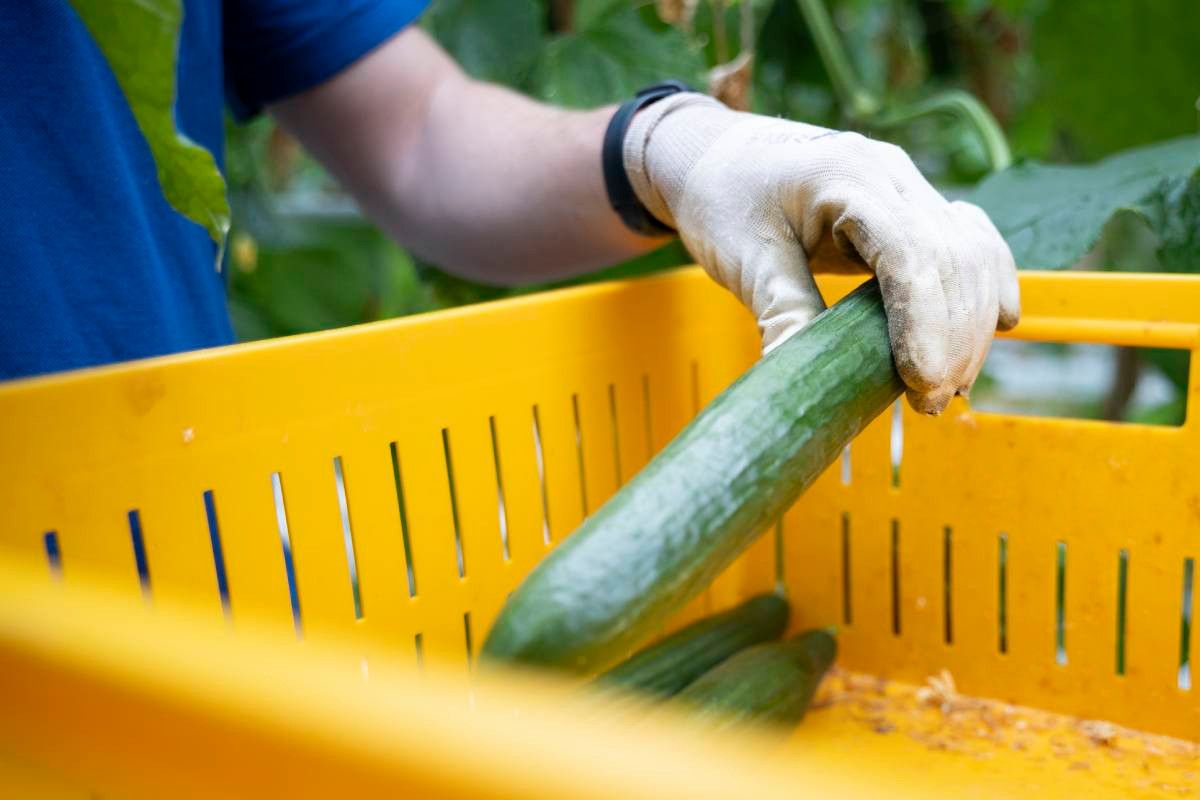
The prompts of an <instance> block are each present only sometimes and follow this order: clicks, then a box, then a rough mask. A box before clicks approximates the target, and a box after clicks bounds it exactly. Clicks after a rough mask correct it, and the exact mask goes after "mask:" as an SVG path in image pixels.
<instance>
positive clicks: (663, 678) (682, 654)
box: [596, 593, 789, 697]
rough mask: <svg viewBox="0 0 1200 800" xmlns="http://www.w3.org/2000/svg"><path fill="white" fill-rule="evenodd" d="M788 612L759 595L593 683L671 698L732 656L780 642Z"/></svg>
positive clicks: (780, 602)
mask: <svg viewBox="0 0 1200 800" xmlns="http://www.w3.org/2000/svg"><path fill="white" fill-rule="evenodd" d="M788 612H789V609H788V603H787V600H785V599H783V598H782V597H781V596H779V595H777V594H773V593H772V594H760V595H758V596H756V597H752V598H750V599H749V600H747V601H746V602H744V603H742V604H741V605H739V606H736V607H735V608H731V609H729V610H728V611H725V612H722V613H720V614H714V615H712V616H711V617H705V618H704V619H701V620H697V621H696V622H693V623H692V624H691V625H688V626H687V627H685V628H681V629H680V630H678V631H676V632H675V633H673V634H671V635H670V636H668V637H666V638H665V639H663V640H662V641H661V642H657V643H655V644H653V645H651V646H650V647H647V648H646V649H645V650H642V651H641V652H638V653H635V654H634V655H632V656H630V657H629V658H628V659H627V660H625V661H622V662H621V663H620V664H618V665H617V666H615V667H613V668H612V669H611V670H610V671H608V672H606V673H604V674H603V675H601V676H600V677H599V678H597V679H596V683H597V684H598V685H601V686H617V687H621V688H624V689H633V690H635V691H640V692H644V693H647V694H652V695H656V696H659V697H670V696H671V695H673V694H675V693H676V692H678V691H679V690H680V689H682V688H683V687H685V686H687V685H688V684H690V683H691V682H692V681H694V680H696V678H698V677H700V676H701V675H703V674H704V673H706V672H708V671H709V670H710V669H712V668H713V667H715V666H716V665H717V664H720V663H721V662H722V661H724V660H725V659H727V658H729V657H730V656H732V655H733V654H734V653H737V652H739V651H741V650H744V649H745V648H747V647H750V646H751V645H755V644H759V643H760V642H766V641H770V640H772V639H778V638H779V636H780V635H781V634H782V633H783V629H784V628H785V627H787V620H788Z"/></svg>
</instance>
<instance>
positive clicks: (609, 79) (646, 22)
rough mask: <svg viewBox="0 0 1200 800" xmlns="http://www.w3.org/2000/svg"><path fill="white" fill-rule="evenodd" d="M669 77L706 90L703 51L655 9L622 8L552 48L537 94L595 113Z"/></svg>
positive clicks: (545, 55) (541, 64) (538, 76)
mask: <svg viewBox="0 0 1200 800" xmlns="http://www.w3.org/2000/svg"><path fill="white" fill-rule="evenodd" d="M668 78H675V79H678V80H682V81H686V82H688V83H691V84H692V85H694V86H703V85H704V61H703V58H702V57H701V54H700V51H699V48H698V47H697V46H695V45H693V44H692V43H690V42H689V41H688V40H687V38H686V37H685V36H684V35H683V33H681V32H680V31H678V30H676V29H674V28H672V27H670V26H668V25H665V24H663V23H662V22H660V21H658V19H657V18H656V17H655V16H654V10H653V8H650V7H644V8H641V9H638V8H631V7H629V6H627V5H624V4H621V5H614V6H612V7H611V8H609V9H608V10H606V11H605V12H603V13H601V14H599V15H598V16H596V17H594V18H593V19H592V20H591V24H590V25H589V27H587V28H585V29H581V30H578V31H576V32H575V33H571V34H567V35H564V36H560V37H558V38H556V39H554V40H553V41H551V42H550V43H549V44H547V45H546V47H545V48H544V49H543V51H542V55H541V58H540V59H539V61H538V64H537V68H536V71H535V74H534V80H533V89H534V93H535V94H537V95H538V96H539V97H541V98H542V99H543V100H546V101H548V102H551V103H555V104H557V105H562V106H573V107H577V108H594V107H596V106H600V105H604V104H606V103H614V102H617V101H619V100H624V99H626V98H628V97H630V96H632V95H633V93H634V92H636V91H637V90H638V89H641V88H643V87H644V86H646V85H648V84H651V83H654V82H656V81H661V80H666V79H668Z"/></svg>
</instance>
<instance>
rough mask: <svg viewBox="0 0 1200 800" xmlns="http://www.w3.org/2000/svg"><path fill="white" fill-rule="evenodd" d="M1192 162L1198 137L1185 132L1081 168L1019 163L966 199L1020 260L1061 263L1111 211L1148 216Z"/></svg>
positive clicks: (1198, 156)
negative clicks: (984, 215)
mask: <svg viewBox="0 0 1200 800" xmlns="http://www.w3.org/2000/svg"><path fill="white" fill-rule="evenodd" d="M1197 165H1200V136H1187V137H1183V138H1179V139H1173V140H1171V141H1167V142H1161V143H1159V144H1155V145H1150V146H1148V147H1140V148H1137V149H1134V150H1129V151H1126V152H1122V153H1118V154H1117V155H1114V156H1110V157H1109V158H1106V159H1104V160H1102V161H1098V162H1096V163H1095V164H1090V165H1087V166H1053V165H1046V164H1039V163H1026V164H1021V165H1018V166H1015V167H1012V168H1010V169H1007V170H1005V171H1004V172H1001V173H998V174H996V175H993V176H991V177H989V178H987V179H986V180H984V181H983V182H982V183H981V184H980V185H979V186H978V187H977V188H976V189H975V190H974V191H973V192H972V193H971V194H970V196H969V197H968V198H967V199H969V200H970V201H971V202H973V203H975V204H977V205H979V206H982V207H983V209H984V210H985V211H987V212H988V214H990V215H991V217H992V221H993V222H995V223H996V227H997V228H999V229H1000V232H1001V233H1002V234H1003V235H1004V238H1005V239H1006V240H1007V241H1008V244H1009V247H1011V248H1012V251H1013V255H1014V256H1015V257H1016V260H1017V264H1018V265H1020V266H1021V267H1027V268H1030V269H1062V268H1065V267H1069V266H1071V265H1072V264H1074V263H1075V262H1077V261H1078V260H1079V259H1080V258H1081V257H1082V256H1083V255H1084V253H1086V252H1088V251H1089V250H1090V249H1091V248H1092V246H1093V245H1095V244H1096V242H1097V240H1098V239H1099V237H1100V233H1101V231H1102V230H1103V229H1104V226H1105V225H1106V224H1107V223H1108V222H1109V220H1110V219H1112V217H1113V215H1114V214H1116V213H1118V212H1133V213H1137V214H1140V215H1142V216H1144V217H1147V218H1149V216H1150V212H1149V211H1148V210H1147V209H1149V208H1151V207H1152V206H1153V203H1154V202H1156V201H1155V198H1156V197H1157V196H1158V195H1159V194H1160V193H1161V191H1162V187H1163V182H1164V181H1170V180H1172V179H1178V178H1180V177H1187V176H1190V175H1192V174H1193V172H1194V171H1195V169H1196V167H1197ZM1192 200H1193V202H1194V201H1195V198H1194V197H1192ZM1171 213H1173V212H1164V214H1165V216H1164V217H1163V218H1162V220H1161V221H1160V222H1159V223H1157V224H1158V225H1159V227H1160V228H1162V229H1163V230H1164V231H1173V230H1175V228H1174V227H1171V226H1170V225H1168V222H1169V220H1170V219H1171V216H1170V214H1171ZM1193 232H1194V229H1193ZM1172 241H1174V240H1172ZM1192 243H1193V244H1195V239H1194V237H1193V239H1192ZM1179 257H1181V258H1182V257H1183V256H1182V255H1180V256H1179Z"/></svg>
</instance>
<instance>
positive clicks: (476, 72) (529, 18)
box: [421, 0, 544, 86]
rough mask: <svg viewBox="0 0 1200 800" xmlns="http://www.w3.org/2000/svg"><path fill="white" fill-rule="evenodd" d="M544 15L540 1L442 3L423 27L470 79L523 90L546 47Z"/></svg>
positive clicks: (458, 0) (449, 0) (424, 19)
mask: <svg viewBox="0 0 1200 800" xmlns="http://www.w3.org/2000/svg"><path fill="white" fill-rule="evenodd" d="M542 16H543V10H542V8H541V5H540V4H539V3H538V2H536V0H504V1H503V2H495V0H438V2H436V3H434V4H433V5H432V6H431V7H430V8H429V10H428V11H427V12H425V14H424V16H423V17H422V18H421V24H422V26H423V27H424V28H425V29H426V30H427V31H429V33H430V34H431V35H432V36H433V37H434V38H435V39H437V40H438V42H439V43H440V44H441V45H442V47H444V48H446V50H447V51H448V52H449V53H450V54H451V55H452V56H454V59H455V60H456V61H457V62H458V63H459V64H460V65H461V66H462V68H463V69H464V70H466V71H467V73H469V74H470V75H472V76H474V77H476V78H479V79H481V80H488V81H495V82H497V83H503V84H506V85H508V86H521V85H523V84H524V83H525V82H526V81H527V80H528V78H529V72H530V70H531V69H532V67H533V64H534V61H535V60H536V59H537V56H538V52H539V51H540V50H541V47H542V42H543V39H544V35H543V33H542Z"/></svg>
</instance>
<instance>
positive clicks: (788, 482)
mask: <svg viewBox="0 0 1200 800" xmlns="http://www.w3.org/2000/svg"><path fill="white" fill-rule="evenodd" d="M902 388H903V384H902V383H901V382H900V378H899V376H898V375H897V374H896V370H895V367H894V365H893V363H892V354H891V349H890V348H889V345H888V330H887V318H886V317H885V316H884V311H883V301H882V299H881V298H880V294H879V284H878V282H876V281H875V280H871V281H868V282H867V283H865V284H863V285H862V286H861V287H859V288H858V289H856V290H855V291H854V292H852V293H851V294H850V295H849V296H848V297H846V298H845V299H844V300H842V301H841V302H840V303H837V304H836V305H835V306H833V307H832V308H830V309H828V310H827V311H825V312H824V313H823V314H821V315H820V316H819V317H817V318H816V319H815V320H813V322H812V323H810V324H809V326H808V327H807V328H805V329H804V330H803V331H801V332H800V333H798V334H796V335H795V336H793V337H791V338H790V339H788V340H787V341H786V342H784V343H783V344H781V345H779V346H778V347H777V348H775V349H774V350H773V351H771V353H770V354H769V355H767V356H766V357H764V358H763V359H762V360H761V361H760V362H759V363H757V364H755V365H754V366H753V367H751V368H750V369H749V370H748V371H747V372H746V373H745V374H744V375H742V377H741V378H739V379H738V380H737V381H736V382H735V383H734V384H733V385H732V386H730V387H729V388H728V389H726V390H725V391H724V392H722V393H721V395H720V396H719V397H717V398H716V399H715V400H713V401H712V403H710V404H709V405H708V406H707V407H706V408H705V409H704V410H703V411H702V412H701V413H700V415H699V416H697V417H696V419H694V420H693V421H692V422H691V424H689V425H688V426H687V427H686V428H685V429H684V430H683V431H682V432H681V433H680V434H679V435H678V436H676V437H675V439H673V440H672V441H671V443H670V444H669V445H667V447H666V448H665V449H664V450H663V451H662V452H661V453H659V454H658V455H657V456H656V457H655V458H654V459H653V460H652V461H651V462H650V463H649V464H647V465H646V467H645V469H643V470H642V471H641V472H639V473H638V474H637V475H636V476H635V477H634V478H633V480H631V481H630V482H629V483H628V484H626V485H625V487H624V488H622V489H621V490H620V491H619V492H617V493H616V494H615V495H614V496H613V497H612V498H611V499H610V500H609V501H608V502H607V503H605V504H604V505H603V506H602V507H601V508H600V509H598V510H597V511H596V513H595V514H593V515H592V516H591V517H589V518H588V519H587V520H586V521H585V522H584V523H583V525H582V526H580V528H579V530H578V531H576V532H575V533H574V534H573V535H572V536H570V537H569V538H568V539H567V540H566V541H565V542H563V543H562V544H561V545H559V547H558V549H556V550H555V551H554V552H552V553H551V554H550V555H549V556H547V557H546V558H545V559H544V560H543V561H542V562H541V563H540V564H539V565H538V566H537V567H536V568H535V569H534V570H533V572H531V573H530V574H529V576H528V577H527V578H526V579H525V581H524V582H523V583H522V584H521V585H520V586H519V587H518V588H517V590H516V591H515V592H513V594H512V596H511V597H510V598H509V600H508V602H507V603H506V604H505V607H504V609H503V610H502V611H501V612H500V615H499V617H498V618H497V620H496V623H495V625H493V627H492V630H491V632H490V633H489V635H488V638H487V641H486V643H485V644H484V647H483V653H482V654H483V656H484V657H485V658H490V659H492V660H497V661H506V662H519V663H526V664H538V665H544V666H553V667H558V668H560V669H567V670H571V671H575V672H581V673H586V672H591V671H595V670H598V669H602V668H603V667H605V666H607V665H608V664H610V663H611V662H612V661H613V660H614V659H616V658H617V657H619V656H620V654H621V653H623V652H625V651H627V650H628V649H629V648H631V647H632V646H634V645H635V644H636V643H637V642H638V641H639V640H641V639H642V638H644V637H645V636H646V634H647V633H648V632H649V631H651V630H653V629H654V627H655V626H657V625H661V624H663V623H664V622H665V621H666V620H667V617H668V616H670V614H671V613H672V612H674V611H676V610H677V609H679V608H680V607H681V606H682V605H683V604H684V603H686V602H687V601H688V600H689V599H691V598H692V597H694V596H695V595H696V594H698V593H699V592H701V591H702V590H703V589H704V588H705V587H707V586H708V585H709V583H711V582H712V580H713V578H715V577H716V576H717V574H718V573H720V571H721V570H722V569H724V568H725V567H726V566H727V565H728V564H729V563H730V562H731V561H733V560H734V558H736V557H737V556H738V554H739V553H741V552H742V551H743V550H745V549H746V547H747V546H749V545H750V543H751V542H753V541H754V539H755V538H757V537H758V535H759V534H760V533H762V531H763V530H765V529H766V527H767V526H768V525H770V524H771V523H772V522H773V521H774V520H775V519H777V518H778V517H779V515H780V514H782V513H783V511H784V510H785V509H787V507H788V506H789V505H790V504H791V503H792V502H793V501H794V500H795V499H796V497H797V496H798V495H799V494H800V493H801V492H803V491H804V489H805V488H807V487H808V486H809V484H811V483H812V482H813V481H814V480H816V478H817V477H818V476H819V475H820V474H821V473H822V471H824V469H825V468H826V467H827V466H828V465H829V464H830V463H832V462H833V460H834V459H835V458H836V457H837V455H838V454H839V453H840V452H841V450H842V448H843V447H844V446H845V445H846V443H847V442H849V441H850V440H851V439H853V438H854V436H855V435H856V434H857V433H858V432H859V431H860V430H862V429H863V427H864V426H866V425H867V423H869V422H870V421H871V420H873V419H874V418H875V417H876V416H878V415H879V414H880V412H882V411H883V410H884V409H886V408H887V407H888V405H889V404H891V403H892V402H893V401H894V400H895V399H896V398H897V397H899V395H900V392H901V390H902Z"/></svg>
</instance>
